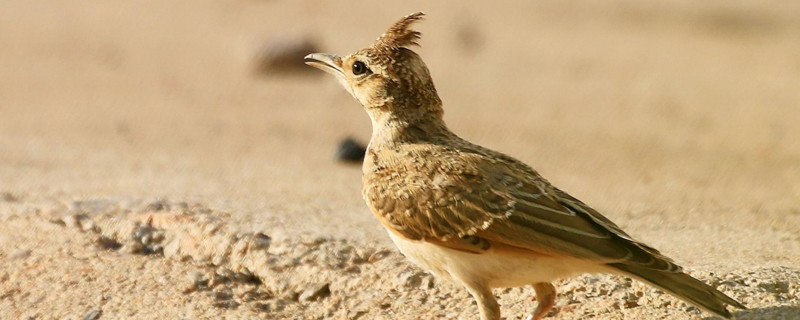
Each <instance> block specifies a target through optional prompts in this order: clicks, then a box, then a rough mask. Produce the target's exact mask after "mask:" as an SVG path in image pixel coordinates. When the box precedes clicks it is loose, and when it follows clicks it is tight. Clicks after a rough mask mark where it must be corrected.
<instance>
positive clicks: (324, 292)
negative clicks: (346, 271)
mask: <svg viewBox="0 0 800 320" xmlns="http://www.w3.org/2000/svg"><path fill="white" fill-rule="evenodd" d="M330 295H331V287H330V284H328V283H322V284H319V283H318V284H313V285H310V286H308V287H307V288H306V289H305V290H304V291H303V293H301V294H300V297H299V300H300V301H301V302H308V301H317V300H319V299H323V298H326V297H328V296H330Z"/></svg>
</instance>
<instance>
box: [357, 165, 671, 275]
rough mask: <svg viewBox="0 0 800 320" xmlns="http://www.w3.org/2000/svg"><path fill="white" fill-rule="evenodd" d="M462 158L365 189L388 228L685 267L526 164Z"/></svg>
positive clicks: (424, 236) (433, 237) (417, 235)
mask: <svg viewBox="0 0 800 320" xmlns="http://www.w3.org/2000/svg"><path fill="white" fill-rule="evenodd" d="M459 157H460V158H459V161H455V162H446V163H447V164H446V165H441V166H440V168H439V169H438V170H434V171H431V172H428V173H427V174H426V176H424V177H416V178H414V177H412V178H407V179H405V180H404V181H405V182H404V183H403V185H402V186H395V187H394V188H393V187H392V186H386V185H385V184H384V185H380V184H376V186H375V187H366V188H365V190H364V195H365V198H366V199H367V202H368V203H369V204H370V207H371V208H372V210H373V212H374V213H375V214H376V215H377V216H378V218H379V219H380V220H381V222H382V223H383V224H384V225H385V226H386V227H387V228H389V229H391V231H393V232H396V233H398V234H401V235H403V236H405V237H407V238H410V239H416V240H427V241H432V242H436V243H438V244H442V245H448V242H452V243H454V245H453V247H455V248H458V247H461V246H462V245H463V240H459V239H471V238H473V237H478V238H480V239H485V240H487V241H489V243H496V244H498V245H503V246H511V247H515V248H520V249H526V250H530V251H532V252H536V253H544V254H555V255H567V256H573V257H578V258H582V259H587V260H594V261H598V262H600V263H614V262H626V263H635V264H637V265H643V266H647V267H648V268H654V269H660V270H670V271H679V270H680V267H679V266H677V265H675V264H674V263H673V262H672V261H671V260H669V259H668V258H667V257H665V256H663V255H661V254H660V253H659V252H658V251H657V250H655V249H653V248H651V247H649V246H647V245H645V244H642V243H640V242H638V241H635V240H633V239H632V238H631V237H630V236H628V235H627V234H626V233H625V232H624V231H622V230H621V229H620V228H619V227H618V226H617V225H616V224H614V223H613V222H611V221H610V220H608V219H607V218H606V217H604V216H603V215H601V214H600V213H598V212H597V211H595V210H594V209H592V208H590V207H588V206H587V205H585V204H584V203H582V202H581V201H579V200H577V199H575V198H573V197H571V196H570V195H568V194H567V193H565V192H563V191H561V190H559V189H557V188H555V187H553V186H551V185H550V184H549V183H548V182H547V181H546V180H544V179H542V178H541V177H540V176H539V175H538V174H537V173H536V172H535V171H534V170H533V169H530V168H529V167H527V166H526V165H524V164H522V163H521V162H517V161H514V160H513V159H511V160H509V159H508V158H506V161H499V162H498V161H496V160H494V159H489V158H488V156H485V155H481V154H460V155H459ZM465 157H467V159H465ZM389 174H406V175H409V174H410V173H409V172H407V171H406V172H398V173H389ZM397 190H402V191H399V192H398V191H397Z"/></svg>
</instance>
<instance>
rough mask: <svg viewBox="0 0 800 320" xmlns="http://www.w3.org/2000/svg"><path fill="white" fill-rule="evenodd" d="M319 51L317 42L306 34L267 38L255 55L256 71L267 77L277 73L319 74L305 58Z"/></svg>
mask: <svg viewBox="0 0 800 320" xmlns="http://www.w3.org/2000/svg"><path fill="white" fill-rule="evenodd" d="M319 51H320V50H319V48H318V46H317V45H316V43H315V42H314V41H312V40H311V39H310V38H309V37H306V36H283V37H272V38H269V39H266V40H265V41H264V42H263V45H261V47H260V48H259V49H258V51H257V52H256V55H255V59H254V60H255V73H256V74H258V75H261V76H267V77H269V76H274V75H276V74H318V73H317V72H313V70H312V68H309V67H308V66H306V65H305V63H304V62H303V58H304V57H305V56H306V55H308V54H310V53H314V52H319Z"/></svg>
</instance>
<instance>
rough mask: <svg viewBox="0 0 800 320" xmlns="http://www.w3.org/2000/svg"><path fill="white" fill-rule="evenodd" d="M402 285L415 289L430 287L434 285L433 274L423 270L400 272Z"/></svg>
mask: <svg viewBox="0 0 800 320" xmlns="http://www.w3.org/2000/svg"><path fill="white" fill-rule="evenodd" d="M400 279H401V282H402V285H403V286H405V287H408V288H415V289H431V288H433V287H434V285H435V283H434V282H435V281H434V279H433V276H432V275H430V274H428V273H426V272H423V271H416V270H412V271H408V272H404V273H401V274H400Z"/></svg>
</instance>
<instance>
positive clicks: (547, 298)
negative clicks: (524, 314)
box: [527, 282, 556, 320]
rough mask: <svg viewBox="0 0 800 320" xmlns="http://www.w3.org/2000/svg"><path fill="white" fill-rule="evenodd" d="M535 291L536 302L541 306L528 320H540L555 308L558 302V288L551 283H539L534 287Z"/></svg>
mask: <svg viewBox="0 0 800 320" xmlns="http://www.w3.org/2000/svg"><path fill="white" fill-rule="evenodd" d="M533 290H534V291H536V297H534V298H535V299H536V300H538V301H539V304H538V305H537V306H536V310H534V311H533V314H532V315H530V316H528V318H527V319H528V320H539V319H541V318H544V316H545V315H547V312H548V311H550V309H552V308H553V305H554V304H555V302H556V288H555V287H553V285H552V284H550V283H549V282H539V283H537V284H534V285H533Z"/></svg>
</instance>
